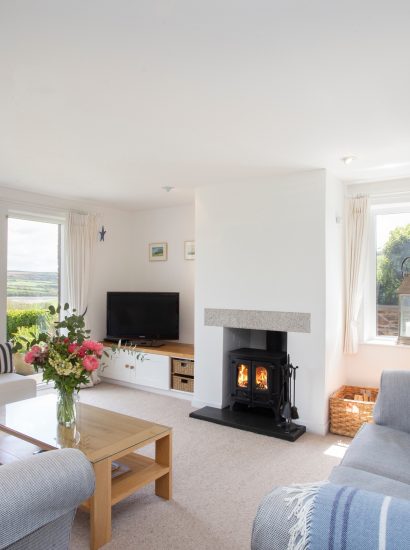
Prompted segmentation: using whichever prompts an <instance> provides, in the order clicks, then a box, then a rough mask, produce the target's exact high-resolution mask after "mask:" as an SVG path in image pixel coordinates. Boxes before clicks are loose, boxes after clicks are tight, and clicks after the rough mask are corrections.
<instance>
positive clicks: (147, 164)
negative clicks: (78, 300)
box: [0, 0, 410, 208]
mask: <svg viewBox="0 0 410 550" xmlns="http://www.w3.org/2000/svg"><path fill="white" fill-rule="evenodd" d="M409 28H410V2H409V1H408V0H403V1H398V0H390V1H387V0H383V1H381V0H354V1H353V0H343V1H338V2H336V1H334V0H247V1H244V0H201V1H199V0H158V1H156V0H35V1H33V0H25V1H24V0H2V1H1V2H0V185H3V186H7V187H12V188H19V189H24V190H30V191H37V192H41V193H47V194H52V195H57V196H65V197H79V198H84V199H93V200H99V201H103V202H107V203H110V204H116V205H122V206H126V207H132V208H147V207H150V206H155V205H156V206H166V205H168V204H169V205H171V204H177V203H183V202H188V201H190V200H192V196H193V188H194V187H195V186H197V185H204V184H219V183H223V182H228V181H229V182H234V181H241V182H243V181H247V182H249V183H250V184H252V183H253V182H256V181H260V180H264V181H267V180H268V179H269V178H270V177H272V175H274V174H277V173H281V172H283V171H288V170H300V169H314V168H327V169H328V170H330V171H331V172H332V173H334V174H335V175H336V176H338V177H340V178H342V179H344V180H363V179H364V180H366V179H367V180H376V179H382V178H383V179H386V178H393V177H399V176H407V175H410V32H409ZM345 155H355V156H357V157H358V160H356V161H355V162H354V163H352V164H350V165H349V166H344V165H343V164H342V163H341V161H340V158H341V157H343V156H345ZM166 185H170V186H175V187H176V189H175V191H173V192H171V193H165V192H164V191H163V190H162V189H161V187H162V186H166Z"/></svg>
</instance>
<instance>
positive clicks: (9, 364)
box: [0, 342, 14, 374]
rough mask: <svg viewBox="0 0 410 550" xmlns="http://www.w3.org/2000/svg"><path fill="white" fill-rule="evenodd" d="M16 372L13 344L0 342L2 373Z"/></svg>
mask: <svg viewBox="0 0 410 550" xmlns="http://www.w3.org/2000/svg"><path fill="white" fill-rule="evenodd" d="M6 372H14V367H13V352H12V351H11V344H10V343H9V342H7V344H0V374H4V373H6Z"/></svg>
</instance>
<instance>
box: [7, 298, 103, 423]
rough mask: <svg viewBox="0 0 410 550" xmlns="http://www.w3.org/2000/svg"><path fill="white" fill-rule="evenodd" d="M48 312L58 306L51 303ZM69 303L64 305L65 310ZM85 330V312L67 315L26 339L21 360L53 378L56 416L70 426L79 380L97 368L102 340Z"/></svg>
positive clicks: (17, 348) (19, 347)
mask: <svg viewBox="0 0 410 550" xmlns="http://www.w3.org/2000/svg"><path fill="white" fill-rule="evenodd" d="M48 309H49V311H50V314H51V315H53V316H54V315H56V314H57V315H59V314H60V312H61V306H60V305H59V306H58V307H57V308H55V307H54V306H50V307H49V308H48ZM67 310H69V305H68V304H65V305H64V311H67ZM89 333H90V331H89V330H85V321H84V315H76V310H73V313H72V314H71V315H66V316H65V317H64V319H63V320H62V321H56V322H54V327H53V330H52V331H51V333H41V334H39V335H37V336H35V335H34V334H32V336H33V339H32V340H31V341H30V340H28V339H27V340H26V345H25V347H26V350H27V352H26V354H25V357H24V360H25V361H26V363H30V364H32V365H33V367H34V369H35V370H36V372H39V371H40V372H42V374H43V380H44V381H45V382H49V381H50V380H52V381H54V385H55V387H56V389H57V391H58V394H59V397H58V401H57V420H58V422H59V424H62V425H64V426H66V427H70V426H71V425H72V424H73V423H74V422H75V412H76V411H75V400H76V395H77V392H78V391H79V389H80V386H81V385H82V384H87V383H88V382H89V381H90V374H91V373H92V372H93V371H94V370H96V369H98V367H99V364H100V359H101V356H102V353H103V344H100V343H99V342H95V341H93V340H90V339H89ZM22 348H23V344H22V343H21V341H19V342H17V343H15V345H14V351H21V350H22Z"/></svg>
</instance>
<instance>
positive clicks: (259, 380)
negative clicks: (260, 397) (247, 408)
mask: <svg viewBox="0 0 410 550" xmlns="http://www.w3.org/2000/svg"><path fill="white" fill-rule="evenodd" d="M255 384H256V388H257V389H258V390H267V389H268V371H267V369H265V367H256V370H255Z"/></svg>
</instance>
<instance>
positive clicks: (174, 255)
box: [132, 204, 196, 343]
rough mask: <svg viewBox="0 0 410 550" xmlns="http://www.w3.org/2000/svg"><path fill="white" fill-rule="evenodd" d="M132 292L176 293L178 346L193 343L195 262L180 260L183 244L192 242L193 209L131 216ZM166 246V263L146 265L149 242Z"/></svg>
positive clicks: (182, 258) (170, 209)
mask: <svg viewBox="0 0 410 550" xmlns="http://www.w3.org/2000/svg"><path fill="white" fill-rule="evenodd" d="M134 218H135V221H134V228H133V235H134V238H133V244H132V251H133V252H132V256H133V258H134V273H135V275H134V278H133V283H132V284H133V290H139V291H162V292H179V293H180V297H179V298H180V334H179V340H180V341H181V342H186V343H193V341H194V286H195V263H196V261H195V260H185V259H184V241H190V240H194V238H195V206H194V205H193V204H190V205H186V206H177V207H172V208H160V209H156V210H145V211H139V212H136V213H135V214H134ZM164 241H165V242H167V243H168V260H167V261H166V262H150V261H149V258H148V245H149V243H150V242H164Z"/></svg>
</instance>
